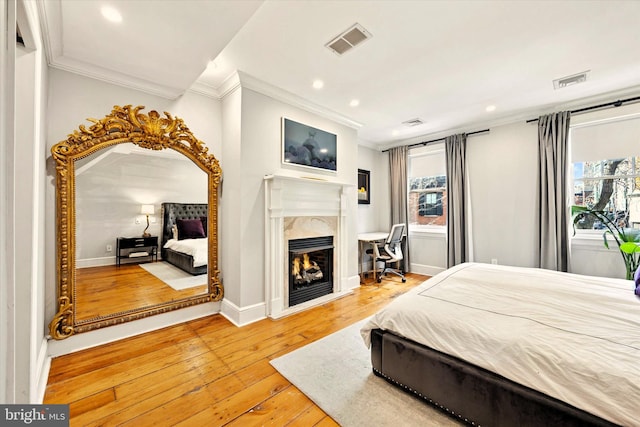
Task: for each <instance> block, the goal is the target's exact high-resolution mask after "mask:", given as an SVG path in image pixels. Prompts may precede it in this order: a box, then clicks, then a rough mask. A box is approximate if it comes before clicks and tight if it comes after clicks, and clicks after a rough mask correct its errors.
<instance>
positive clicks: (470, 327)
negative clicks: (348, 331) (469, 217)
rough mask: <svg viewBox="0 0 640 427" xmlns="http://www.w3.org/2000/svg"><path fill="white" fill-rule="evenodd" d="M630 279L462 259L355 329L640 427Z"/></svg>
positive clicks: (637, 341) (639, 317)
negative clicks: (388, 335) (385, 333)
mask: <svg viewBox="0 0 640 427" xmlns="http://www.w3.org/2000/svg"><path fill="white" fill-rule="evenodd" d="M633 290H634V287H633V282H631V281H627V280H621V279H605V278H599V277H590V276H580V275H574V274H568V273H558V272H554V271H549V270H542V269H530V268H518V267H506V266H497V265H490V264H473V263H465V264H460V265H458V266H456V267H453V268H451V269H449V270H446V271H444V272H442V273H440V274H438V275H436V276H434V277H433V278H431V279H429V280H427V281H425V282H424V283H422V284H421V285H420V286H418V287H416V288H414V289H412V290H411V291H409V292H407V293H406V294H404V295H402V296H400V297H398V298H397V299H396V300H394V301H393V302H392V303H391V304H389V305H388V306H387V307H386V308H384V309H382V310H381V311H380V312H378V313H377V314H375V315H374V316H372V317H371V319H369V321H368V322H367V323H366V324H365V325H364V327H363V328H362V330H361V332H362V337H363V339H364V341H365V343H366V344H367V346H369V344H370V331H371V330H372V329H376V328H379V329H384V330H389V331H392V332H394V333H396V334H398V335H401V336H404V337H406V338H409V339H411V340H414V341H416V342H419V343H422V344H425V345H427V346H429V347H432V348H434V349H436V350H440V351H442V352H444V353H447V354H451V355H454V356H456V357H459V358H461V359H464V360H466V361H468V362H470V363H472V364H474V365H477V366H481V367H483V368H485V369H488V370H491V371H493V372H496V373H498V374H500V375H502V376H504V377H506V378H509V379H511V380H513V381H515V382H518V383H520V384H523V385H526V386H528V387H530V388H533V389H536V390H538V391H541V392H543V393H545V394H547V395H549V396H553V397H555V398H558V399H560V400H562V401H565V402H567V403H569V404H571V405H574V406H576V407H578V408H581V409H583V410H585V411H587V412H590V413H592V414H595V415H597V416H600V417H602V418H605V419H608V420H610V421H613V422H615V423H618V424H621V425H624V426H632V425H638V423H640V421H639V418H638V414H640V409H638V398H639V397H640V299H639V298H638V297H636V296H635V295H634V293H633Z"/></svg>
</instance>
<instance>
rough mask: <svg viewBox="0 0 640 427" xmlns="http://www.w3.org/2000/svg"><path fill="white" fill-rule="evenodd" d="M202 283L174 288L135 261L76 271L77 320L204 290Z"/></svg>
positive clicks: (183, 296) (205, 280) (145, 305)
mask: <svg viewBox="0 0 640 427" xmlns="http://www.w3.org/2000/svg"><path fill="white" fill-rule="evenodd" d="M202 283H203V285H202V286H195V287H192V288H187V289H183V290H180V291H176V290H174V289H173V288H171V286H169V285H167V284H166V283H164V282H163V281H162V280H160V279H158V278H157V277H156V276H154V275H153V274H151V273H149V272H148V271H147V270H145V269H144V268H142V267H140V265H138V264H127V265H120V266H115V265H107V266H101V267H88V268H79V269H77V270H76V297H75V298H76V302H77V303H76V304H75V309H76V314H75V316H76V320H79V321H80V320H89V319H93V318H94V317H99V316H108V315H110V314H115V313H120V312H125V311H129V310H134V309H137V308H142V307H148V306H151V305H155V304H160V303H163V302H167V301H176V300H179V299H183V298H187V297H190V296H193V295H202V294H204V293H206V292H207V275H206V274H203V275H202Z"/></svg>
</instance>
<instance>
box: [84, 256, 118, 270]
mask: <svg viewBox="0 0 640 427" xmlns="http://www.w3.org/2000/svg"><path fill="white" fill-rule="evenodd" d="M104 265H116V257H115V256H107V257H101V258H85V259H79V260H77V261H76V267H77V268H87V267H102V266H104Z"/></svg>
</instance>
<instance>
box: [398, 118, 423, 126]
mask: <svg viewBox="0 0 640 427" xmlns="http://www.w3.org/2000/svg"><path fill="white" fill-rule="evenodd" d="M402 124H403V125H405V126H420V125H423V124H424V122H423V121H422V120H420V119H411V120H407V121H406V122H402Z"/></svg>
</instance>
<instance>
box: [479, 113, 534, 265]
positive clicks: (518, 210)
mask: <svg viewBox="0 0 640 427" xmlns="http://www.w3.org/2000/svg"><path fill="white" fill-rule="evenodd" d="M537 146H538V130H537V126H536V123H532V124H527V123H525V122H524V121H523V122H517V123H513V124H510V125H505V126H496V127H493V128H491V131H490V132H488V133H485V134H479V135H472V136H470V137H469V138H468V139H467V164H468V172H469V187H470V188H469V194H470V197H471V209H472V212H471V226H472V244H473V254H474V257H473V260H474V261H477V262H487V263H488V262H491V259H494V258H495V259H497V260H498V264H505V265H515V266H523V267H533V266H535V263H536V253H537V252H536V248H535V247H534V246H535V221H536V219H535V218H536V217H535V214H536V210H537V207H536V180H537V175H536V174H537V166H536V164H537V158H538V148H537Z"/></svg>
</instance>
